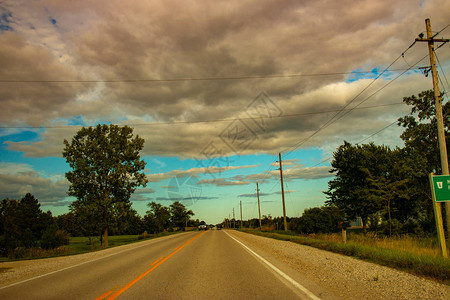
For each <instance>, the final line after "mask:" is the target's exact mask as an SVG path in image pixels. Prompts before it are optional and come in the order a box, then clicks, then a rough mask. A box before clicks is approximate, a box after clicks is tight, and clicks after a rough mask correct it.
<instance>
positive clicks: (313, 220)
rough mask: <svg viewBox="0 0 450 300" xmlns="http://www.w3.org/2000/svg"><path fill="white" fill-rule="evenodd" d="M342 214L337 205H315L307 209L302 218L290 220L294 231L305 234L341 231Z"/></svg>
mask: <svg viewBox="0 0 450 300" xmlns="http://www.w3.org/2000/svg"><path fill="white" fill-rule="evenodd" d="M340 221H342V214H341V212H340V210H339V208H337V207H335V206H324V207H313V208H309V209H305V211H304V212H303V214H302V216H301V217H300V218H295V219H292V220H291V222H290V226H291V229H292V230H293V231H296V232H299V233H305V234H311V233H331V232H337V231H339V222H340Z"/></svg>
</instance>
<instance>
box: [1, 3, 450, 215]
mask: <svg viewBox="0 0 450 300" xmlns="http://www.w3.org/2000/svg"><path fill="white" fill-rule="evenodd" d="M0 16H1V17H0V66H1V68H0V199H5V198H9V199H20V198H22V197H23V196H24V195H25V194H26V193H28V192H30V193H32V194H33V195H34V196H35V197H37V198H38V199H39V202H40V204H41V208H42V209H43V210H44V211H47V210H50V211H51V212H52V213H53V214H54V215H59V214H63V213H66V212H68V211H69V205H70V203H71V202H72V201H74V199H73V198H71V197H68V196H67V190H68V187H69V182H68V181H67V180H66V179H65V173H66V172H68V171H70V168H69V166H68V164H67V163H66V162H65V160H64V158H63V157H62V150H63V147H64V144H63V141H64V139H66V140H69V141H70V140H71V139H72V137H73V135H74V134H75V133H76V132H77V131H78V130H80V128H81V127H82V126H96V125H97V124H118V125H129V126H131V127H133V128H134V133H135V134H138V135H139V136H141V137H143V138H144V139H145V145H144V149H143V150H142V151H141V157H142V158H143V159H144V160H145V162H146V163H147V164H146V168H145V171H144V172H145V174H146V175H147V177H148V180H149V182H148V184H147V186H146V187H145V188H140V189H138V190H136V192H135V193H134V194H133V196H132V198H131V201H132V203H133V208H134V209H136V210H137V211H138V213H139V214H141V215H144V214H145V212H146V210H148V207H147V204H148V203H149V202H151V201H155V202H158V203H161V204H163V205H166V206H169V205H170V204H171V203H173V202H174V201H180V202H182V203H183V204H185V205H186V206H187V208H188V209H191V210H192V211H193V212H194V213H195V216H194V218H198V219H200V220H205V221H206V222H208V223H219V222H221V221H223V219H224V218H228V217H233V209H234V211H235V216H236V218H237V219H239V218H240V202H242V213H243V218H244V219H250V218H257V217H258V206H257V199H256V183H257V182H258V184H259V189H260V200H261V214H262V215H269V214H270V215H271V216H281V215H282V202H281V192H280V191H281V185H280V180H279V179H280V172H279V170H278V169H279V165H278V162H277V161H278V154H279V153H281V156H282V163H283V177H284V190H285V198H286V213H287V215H288V216H290V217H298V216H301V214H302V213H303V211H304V210H305V209H307V208H310V207H316V206H322V205H324V203H325V201H326V200H327V199H326V196H325V194H324V193H323V192H324V191H326V190H327V189H328V182H329V181H330V180H332V179H333V174H332V173H330V169H331V167H330V166H331V158H332V155H333V152H334V151H335V150H336V148H337V147H339V146H340V145H342V144H343V142H344V141H348V142H350V143H352V144H356V143H369V142H374V143H375V144H377V145H381V144H384V145H388V146H390V147H396V146H400V147H401V146H402V145H403V143H402V141H401V139H400V138H399V136H400V134H401V132H402V128H400V127H399V126H397V124H396V120H397V119H398V118H399V117H402V116H404V115H406V114H408V113H409V112H410V108H409V107H407V105H405V104H403V103H402V99H403V97H406V96H411V95H416V94H418V93H419V92H421V91H423V90H427V89H431V88H432V82H431V76H428V77H426V76H425V75H424V73H423V72H422V70H420V69H418V68H419V67H426V66H429V58H428V56H427V55H428V48H427V44H426V43H420V42H418V43H416V44H414V45H413V46H412V47H410V48H408V47H409V46H410V45H412V43H413V42H414V40H415V38H416V37H417V36H418V35H419V34H420V33H423V32H424V31H425V19H426V18H430V19H431V26H432V28H433V32H434V33H437V32H440V33H439V36H438V37H440V38H449V37H450V27H446V26H447V25H449V24H450V1H449V0H428V1H426V0H420V1H418V0H398V1H384V0H361V1H350V0H348V1H347V0H344V1H332V0H329V1H327V0H323V1H317V0H314V1H312V0H311V1H308V0H305V1H280V0H258V1H256V0H254V1H242V0H226V1H157V0H155V1H117V0H108V1H104V0H96V1H92V0H90V1H89V0H77V1H66V0H63V1H61V0H42V1H39V0H35V1H30V0H0ZM441 30H442V31H441ZM402 53H403V55H402ZM436 54H437V57H438V59H439V69H438V72H439V74H440V77H441V80H442V82H441V83H440V84H441V90H443V91H448V89H449V88H450V87H449V85H448V80H447V78H449V77H450V51H449V45H448V44H446V45H444V46H443V47H441V48H439V49H437V50H436ZM384 70H386V71H384ZM383 71H384V72H383ZM447 100H448V98H447V96H446V97H445V98H444V101H447Z"/></svg>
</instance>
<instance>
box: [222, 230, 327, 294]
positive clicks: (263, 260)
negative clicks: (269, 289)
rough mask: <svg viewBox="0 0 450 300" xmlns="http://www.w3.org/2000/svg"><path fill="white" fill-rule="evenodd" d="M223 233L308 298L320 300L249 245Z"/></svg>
mask: <svg viewBox="0 0 450 300" xmlns="http://www.w3.org/2000/svg"><path fill="white" fill-rule="evenodd" d="M225 233H226V234H227V235H228V236H229V237H230V238H232V239H233V240H235V241H236V242H238V243H239V244H240V245H241V246H242V247H244V248H245V249H246V250H247V251H249V252H250V253H251V254H253V255H254V256H256V257H257V258H259V259H260V260H261V261H262V262H263V263H265V264H266V265H267V266H269V267H270V268H271V269H272V270H274V271H275V272H276V273H278V275H280V276H281V277H283V278H284V279H286V280H287V281H288V282H290V283H291V284H292V285H293V286H295V287H296V288H297V289H299V290H300V291H302V292H303V293H305V294H306V295H307V296H308V297H309V298H311V299H314V300H320V298H319V297H317V296H316V295H314V294H313V293H311V292H310V291H309V290H308V289H307V288H305V287H304V286H303V285H301V284H300V283H298V282H297V281H295V280H294V279H292V278H291V277H289V275H287V274H286V273H284V272H283V271H281V270H280V269H278V268H277V267H275V266H274V265H272V264H271V263H270V262H268V261H267V260H266V259H264V258H263V257H262V256H260V255H259V254H257V253H256V252H254V251H253V250H252V249H250V248H249V247H247V246H246V245H244V244H243V243H242V242H241V241H239V240H238V239H236V238H235V237H233V236H231V235H230V234H229V233H228V232H226V231H225Z"/></svg>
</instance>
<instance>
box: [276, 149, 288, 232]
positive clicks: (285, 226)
mask: <svg viewBox="0 0 450 300" xmlns="http://www.w3.org/2000/svg"><path fill="white" fill-rule="evenodd" d="M278 157H279V159H280V161H279V162H280V179H281V199H282V200H283V218H284V231H287V222H286V205H285V204H284V184H283V165H282V163H281V153H278Z"/></svg>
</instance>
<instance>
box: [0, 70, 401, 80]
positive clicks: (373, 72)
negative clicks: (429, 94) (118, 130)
mask: <svg viewBox="0 0 450 300" xmlns="http://www.w3.org/2000/svg"><path fill="white" fill-rule="evenodd" d="M402 71H404V69H396V70H391V71H389V72H393V73H395V72H402ZM383 72H385V71H383ZM352 74H378V72H377V71H352V72H330V73H305V74H286V75H282V74H275V75H253V76H227V77H185V78H165V79H104V80H81V79H74V80H42V79H36V80H20V79H1V80H0V83H140V82H181V81H224V80H247V79H272V78H296V77H322V76H338V75H352Z"/></svg>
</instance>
